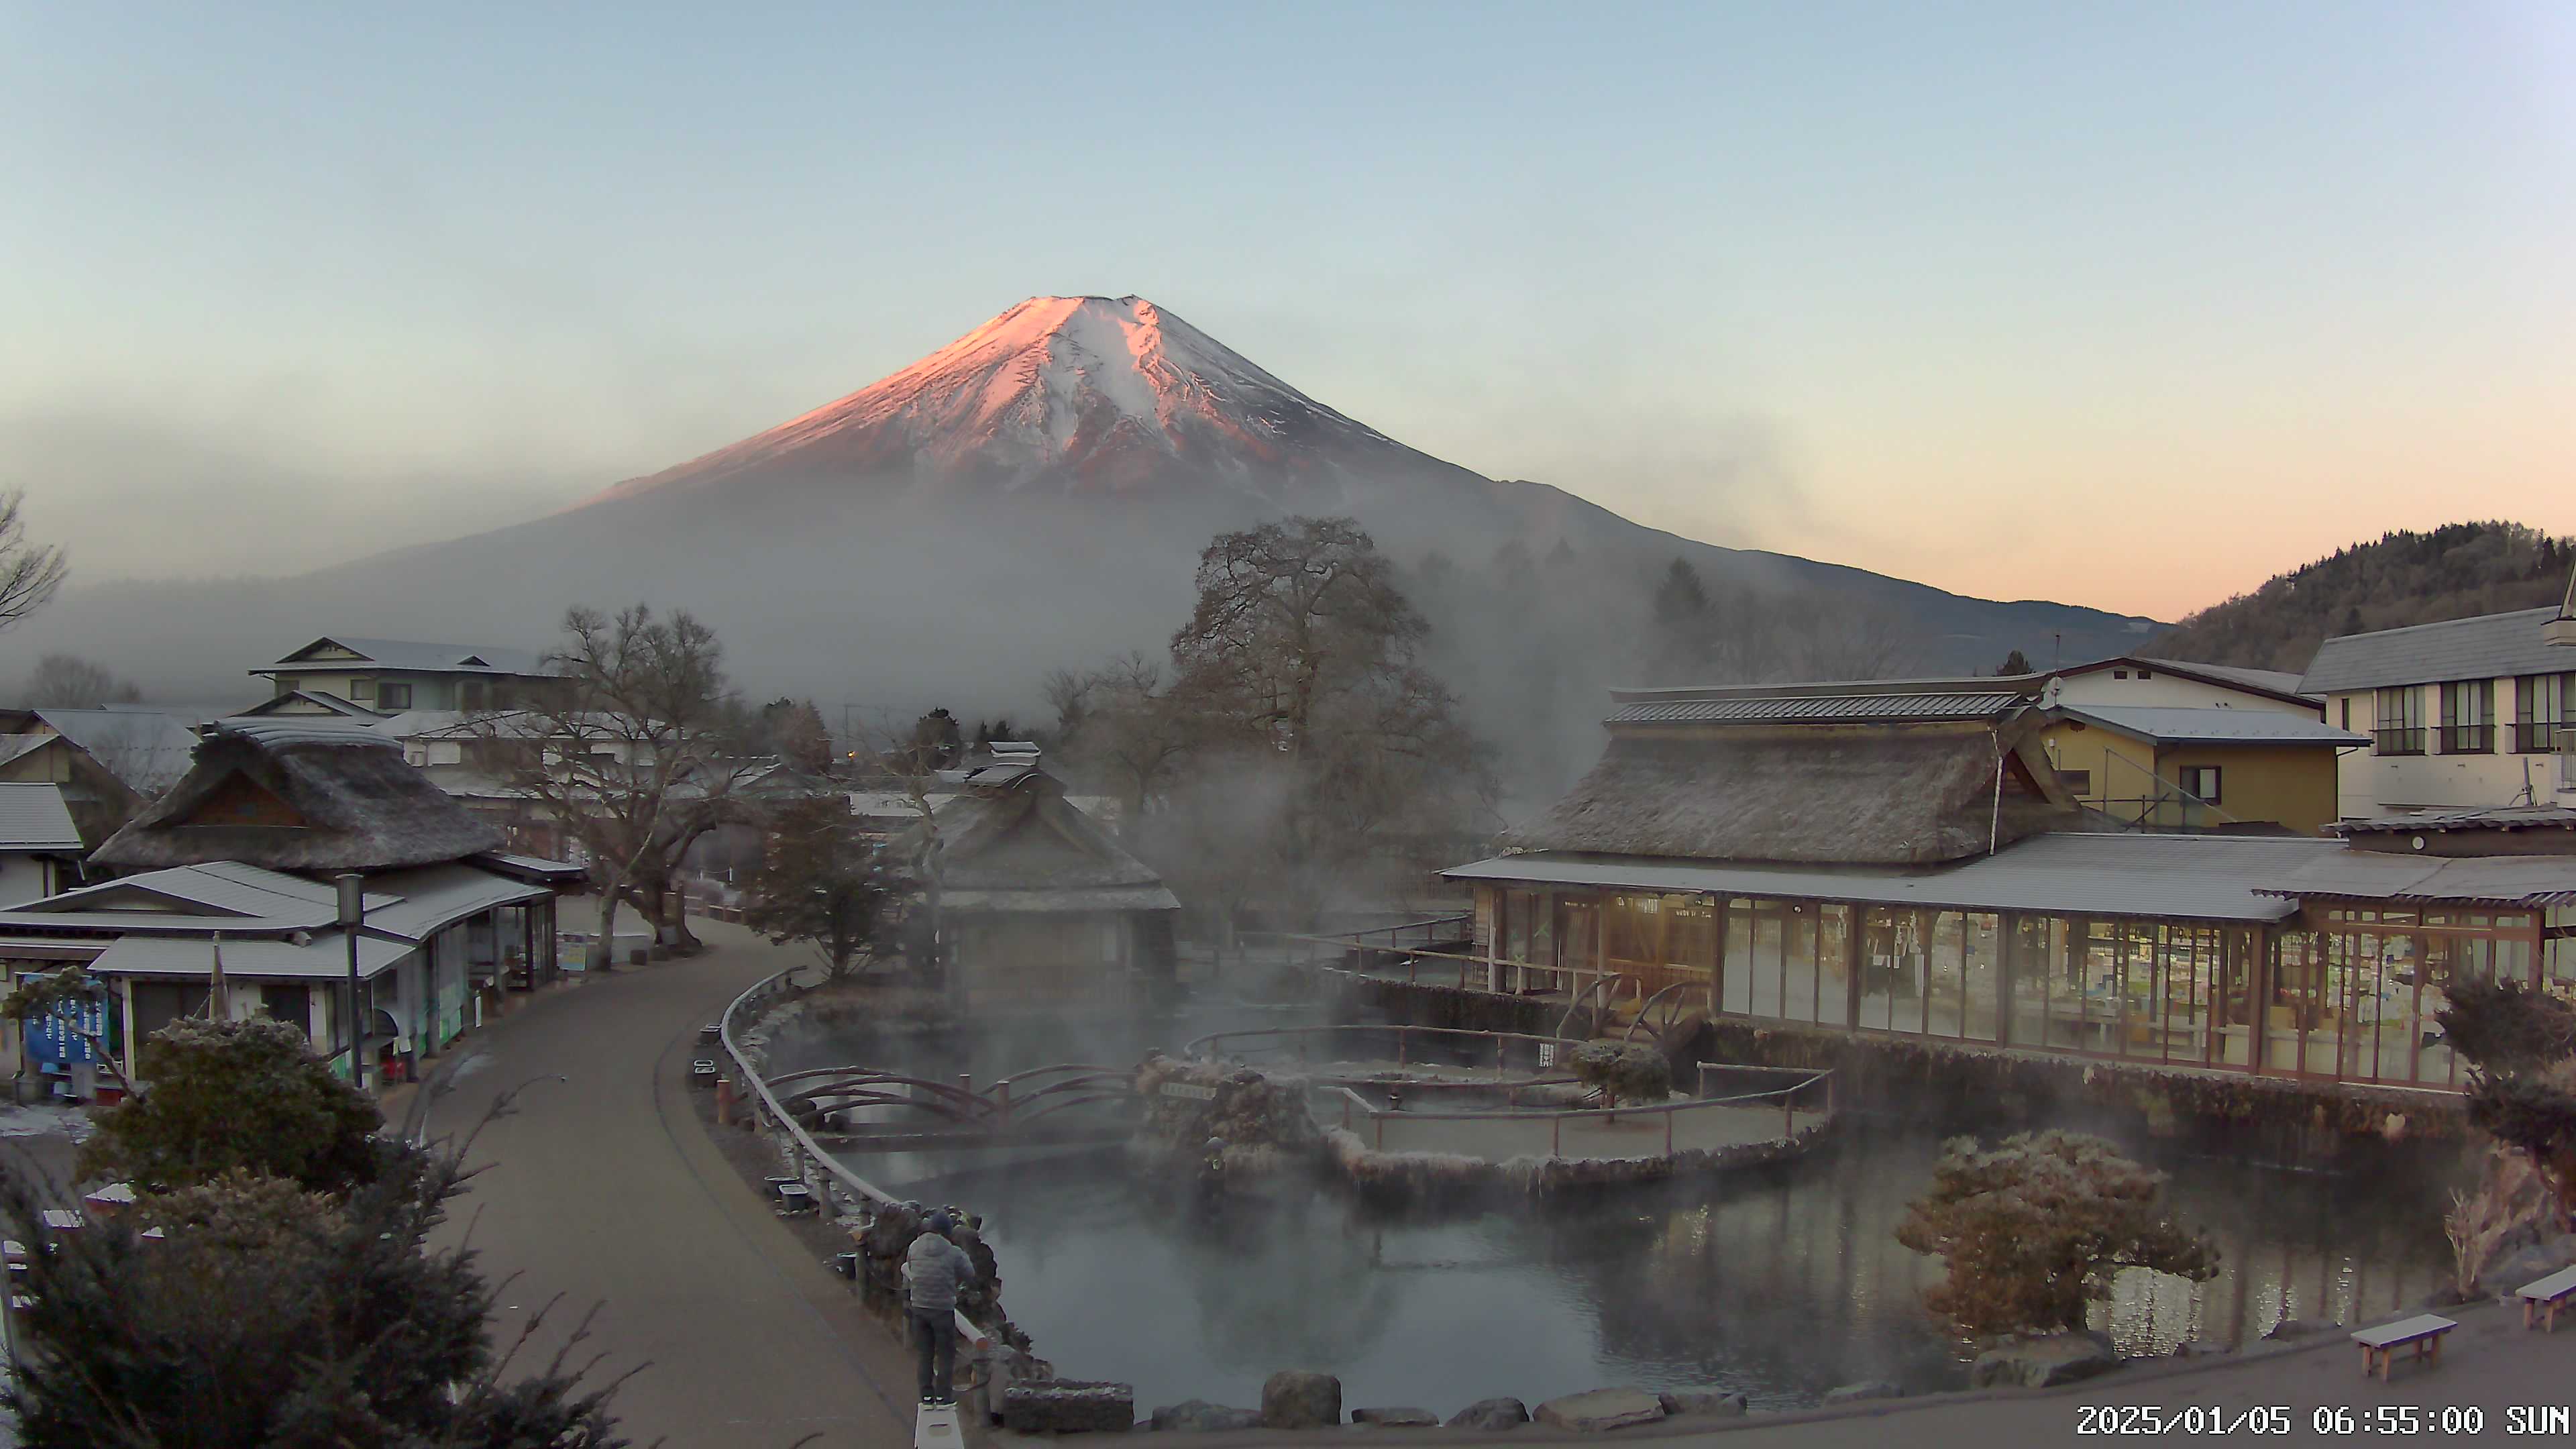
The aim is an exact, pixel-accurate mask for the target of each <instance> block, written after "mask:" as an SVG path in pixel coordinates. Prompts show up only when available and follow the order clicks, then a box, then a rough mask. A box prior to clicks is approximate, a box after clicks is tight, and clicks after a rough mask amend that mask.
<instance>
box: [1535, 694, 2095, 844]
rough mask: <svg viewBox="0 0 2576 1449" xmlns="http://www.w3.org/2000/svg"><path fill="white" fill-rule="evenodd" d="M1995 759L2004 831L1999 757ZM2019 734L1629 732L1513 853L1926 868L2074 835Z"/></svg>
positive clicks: (2020, 728)
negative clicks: (2042, 836)
mask: <svg viewBox="0 0 2576 1449" xmlns="http://www.w3.org/2000/svg"><path fill="white" fill-rule="evenodd" d="M1998 738H2000V739H2001V741H2002V745H2003V749H2004V751H2005V762H2006V763H2005V770H2004V787H2003V792H2002V797H2001V812H2000V820H1998V818H1997V808H1996V798H1997V797H1996V784H1995V781H1996V763H1997V762H1996V748H1997V741H1998ZM2030 738H2031V730H2030V727H2029V726H2028V725H2027V724H2016V725H2008V726H2005V727H2004V728H2003V730H2002V732H2001V734H2000V736H1998V735H1997V734H1996V733H1994V732H1990V731H1989V730H1988V729H1986V728H1982V727H1976V726H1962V725H1894V726H1842V727H1833V728H1814V727H1803V728H1802V727H1796V726H1781V727H1768V728H1730V729H1709V730H1700V731H1673V730H1657V731H1626V732H1622V733H1620V734H1618V735H1615V736H1614V737H1613V738H1612V740H1611V742H1610V748H1609V750H1608V751H1607V752H1606V753H1605V754H1604V755H1603V756H1602V758H1601V763H1599V764H1598V765H1595V766H1593V768H1592V772H1591V773H1590V774H1588V775H1586V776H1584V777H1583V779H1582V780H1581V781H1579V782H1578V783H1577V784H1576V785H1575V787H1574V789H1573V790H1572V791H1571V792H1570V793H1568V794H1567V795H1566V796H1565V798H1564V799H1562V800H1559V801H1558V802H1557V803H1556V805H1555V807H1554V808H1553V809H1551V810H1550V811H1549V812H1548V813H1547V815H1546V816H1545V817H1544V818H1543V819H1541V820H1540V821H1539V822H1538V823H1537V824H1535V825H1533V826H1531V827H1529V828H1528V829H1526V830H1524V831H1522V832H1520V834H1519V836H1518V838H1517V839H1516V841H1515V843H1516V844H1518V845H1520V846H1522V847H1523V848H1526V849H1533V850H1564V851H1584V852H1590V853H1594V854H1604V855H1638V856H1665V857H1681V858H1688V859H1695V860H1723V861H1775V862H1781V863H1787V864H1799V865H1821V864H1850V865H1929V864H1935V863H1938V862H1942V861H1952V860H1960V859H1964V858H1966V857H1968V856H1972V855H1979V854H1983V853H1984V852H1985V851H1986V849H1987V847H1988V845H1989V842H1990V841H1991V842H1993V843H1996V844H2009V843H2011V842H2012V841H2015V840H2019V839H2021V838H2022V837H2023V836H2025V835H2030V834H2033V833H2036V832H2038V831H2042V830H2049V829H2072V828H2075V827H2076V825H2077V821H2078V815H2077V812H2076V810H2075V807H2074V806H2073V804H2072V803H2071V802H2070V801H2069V800H2068V799H2067V798H2066V796H2065V794H2064V792H2063V790H2062V789H2060V788H2059V787H2058V786H2057V784H2056V783H2055V776H2054V774H2053V772H2052V771H2051V770H2049V768H2048V767H2047V764H2046V762H2045V761H2044V760H2040V759H2038V758H2036V757H2035V756H2034V755H2032V754H2030V753H2029V749H2030V748H2031V747H2030V746H2028V745H2027V744H2026V743H2025V742H2026V741H2027V740H2029V739H2030Z"/></svg>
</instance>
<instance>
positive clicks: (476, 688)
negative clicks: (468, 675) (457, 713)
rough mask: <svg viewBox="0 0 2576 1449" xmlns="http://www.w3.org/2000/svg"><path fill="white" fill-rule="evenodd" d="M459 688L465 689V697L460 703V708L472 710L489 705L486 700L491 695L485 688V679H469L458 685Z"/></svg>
mask: <svg viewBox="0 0 2576 1449" xmlns="http://www.w3.org/2000/svg"><path fill="white" fill-rule="evenodd" d="M457 688H458V689H460V690H462V691H463V699H462V701H461V702H460V703H459V704H458V706H457V707H458V708H460V709H469V710H472V709H483V708H486V707H487V705H486V701H487V700H488V699H489V698H490V696H489V695H488V694H487V693H486V691H485V689H484V685H483V681H481V680H479V679H469V680H467V681H466V682H465V683H463V684H461V685H459V686H457Z"/></svg>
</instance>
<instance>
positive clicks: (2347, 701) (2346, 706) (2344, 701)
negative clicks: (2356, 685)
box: [2335, 694, 2352, 729]
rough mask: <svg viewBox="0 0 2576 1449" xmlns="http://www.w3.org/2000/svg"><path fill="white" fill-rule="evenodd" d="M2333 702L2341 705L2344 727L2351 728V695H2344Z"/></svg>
mask: <svg viewBox="0 0 2576 1449" xmlns="http://www.w3.org/2000/svg"><path fill="white" fill-rule="evenodd" d="M2335 703H2336V704H2337V705H2339V706H2341V707H2342V709H2343V727H2344V728H2345V729H2351V728H2352V696H2351V695H2349V694H2347V695H2345V696H2344V697H2343V698H2341V699H2339V700H2336V701H2335Z"/></svg>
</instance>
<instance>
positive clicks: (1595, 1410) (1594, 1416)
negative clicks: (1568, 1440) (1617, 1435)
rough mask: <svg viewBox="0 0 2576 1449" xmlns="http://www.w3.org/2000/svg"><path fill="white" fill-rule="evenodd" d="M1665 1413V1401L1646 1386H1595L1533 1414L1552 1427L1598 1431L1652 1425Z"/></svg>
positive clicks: (1554, 1400) (1554, 1401) (1558, 1400)
mask: <svg viewBox="0 0 2576 1449" xmlns="http://www.w3.org/2000/svg"><path fill="white" fill-rule="evenodd" d="M1663 1416H1664V1405H1663V1401H1662V1400H1660V1399H1658V1398H1656V1397H1655V1396H1654V1395H1653V1394H1650V1393H1647V1392H1646V1391H1645V1390H1644V1389H1594V1390H1592V1391H1591V1392H1590V1393H1584V1394H1567V1395H1566V1396H1565V1397H1564V1398H1561V1399H1550V1400H1548V1401H1547V1402H1546V1403H1544V1404H1541V1405H1539V1406H1538V1411H1537V1412H1536V1413H1534V1414H1532V1415H1531V1417H1532V1418H1534V1419H1536V1420H1538V1421H1539V1422H1540V1423H1542V1424H1546V1425H1548V1426H1550V1427H1552V1428H1558V1429H1571V1430H1573V1431H1575V1432H1577V1433H1582V1434H1594V1433H1600V1432H1602V1431H1604V1430H1609V1429H1628V1428H1633V1427H1635V1426H1636V1425H1639V1424H1651V1423H1653V1422H1655V1421H1656V1420H1657V1419H1660V1418H1662V1417H1663Z"/></svg>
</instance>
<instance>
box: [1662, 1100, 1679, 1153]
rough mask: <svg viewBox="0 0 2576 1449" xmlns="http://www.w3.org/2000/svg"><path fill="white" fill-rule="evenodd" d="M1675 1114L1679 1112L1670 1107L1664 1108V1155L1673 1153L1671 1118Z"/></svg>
mask: <svg viewBox="0 0 2576 1449" xmlns="http://www.w3.org/2000/svg"><path fill="white" fill-rule="evenodd" d="M1677 1115H1679V1114H1678V1113H1676V1112H1674V1111H1673V1109H1672V1108H1670V1107H1666V1108H1665V1109H1664V1155H1665V1156H1666V1157H1670V1156H1672V1155H1673V1118H1674V1117H1675V1116H1677Z"/></svg>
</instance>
